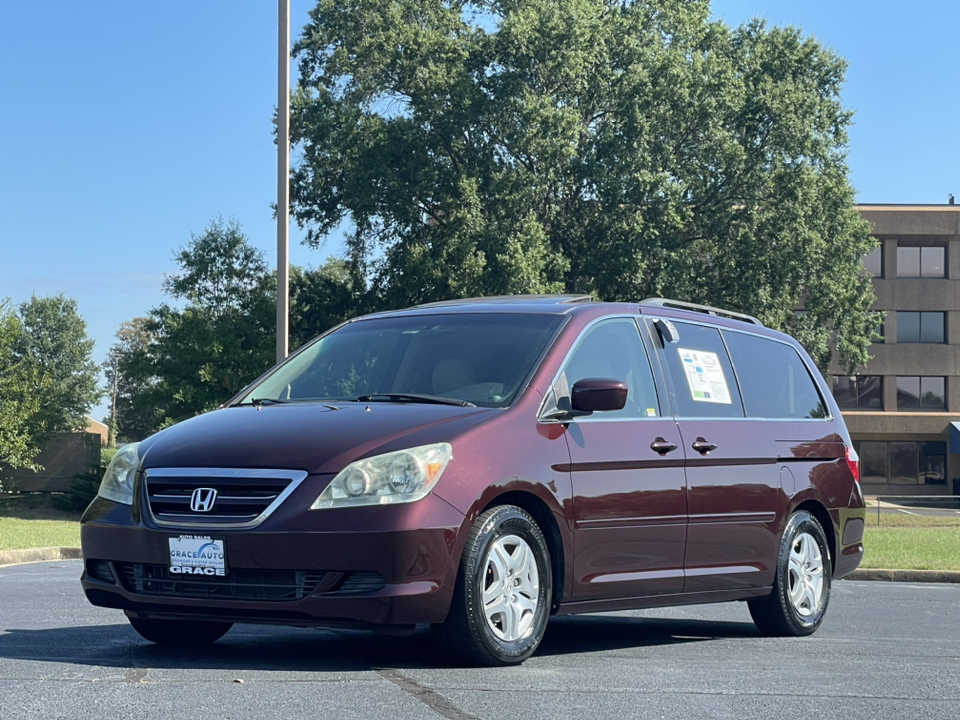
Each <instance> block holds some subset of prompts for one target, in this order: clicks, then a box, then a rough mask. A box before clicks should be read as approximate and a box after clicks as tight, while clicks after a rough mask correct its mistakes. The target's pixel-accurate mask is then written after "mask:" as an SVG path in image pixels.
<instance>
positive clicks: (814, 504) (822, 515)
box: [793, 500, 837, 575]
mask: <svg viewBox="0 0 960 720" xmlns="http://www.w3.org/2000/svg"><path fill="white" fill-rule="evenodd" d="M800 510H806V511H807V512H808V513H810V514H811V515H813V516H814V517H815V518H816V519H817V522H818V523H820V527H821V528H823V534H824V535H826V537H827V548H828V549H829V550H830V574H831V575H833V572H834V570H836V567H837V532H836V528H835V527H834V524H833V520H832V519H831V517H830V513H829V512H828V511H827V508H826V507H824V505H823V504H822V503H820V502H818V501H816V500H804V501H803V502H802V503H800V504H799V505H797V507H795V508H794V509H793V512H799V511H800Z"/></svg>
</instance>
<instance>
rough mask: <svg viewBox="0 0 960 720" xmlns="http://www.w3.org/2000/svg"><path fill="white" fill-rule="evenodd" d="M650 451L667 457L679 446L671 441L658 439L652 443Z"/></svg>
mask: <svg viewBox="0 0 960 720" xmlns="http://www.w3.org/2000/svg"><path fill="white" fill-rule="evenodd" d="M650 449H651V450H653V451H654V452H658V453H660V454H661V455H666V454H667V453H671V452H673V451H674V450H676V449H677V444H676V443H672V442H670V441H669V440H664V439H663V438H662V437H658V438H657V439H656V440H654V441H653V442H652V443H650Z"/></svg>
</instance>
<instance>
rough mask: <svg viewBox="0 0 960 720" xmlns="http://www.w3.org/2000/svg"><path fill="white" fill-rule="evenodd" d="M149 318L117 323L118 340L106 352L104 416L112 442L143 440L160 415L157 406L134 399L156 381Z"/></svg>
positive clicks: (158, 421)
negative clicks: (106, 405) (107, 404)
mask: <svg viewBox="0 0 960 720" xmlns="http://www.w3.org/2000/svg"><path fill="white" fill-rule="evenodd" d="M148 324H149V319H148V318H146V317H136V318H134V319H133V320H128V321H127V322H124V323H122V324H121V325H120V329H119V330H117V334H116V339H117V341H116V342H115V343H114V344H113V345H111V346H110V350H109V351H108V352H107V361H106V362H105V363H104V364H103V373H104V376H105V378H106V381H107V393H108V395H109V398H110V416H109V417H108V418H107V420H108V423H107V424H108V425H109V426H110V432H111V435H112V439H113V441H114V442H112V443H111V445H114V444H115V442H116V441H117V440H120V441H121V442H132V441H136V440H142V439H143V438H145V437H147V435H149V434H151V433H152V432H154V431H155V430H156V429H157V427H158V425H159V423H160V417H159V415H158V411H157V408H156V407H154V406H153V405H147V404H144V403H140V402H138V401H137V398H138V397H139V396H140V395H144V394H146V393H148V392H149V391H150V390H151V388H152V387H153V386H154V385H155V384H156V381H157V379H156V377H155V376H154V375H153V374H152V369H151V366H150V355H149V352H150V343H151V342H152V340H153V335H152V334H151V333H150V331H149V330H148V329H147V326H148Z"/></svg>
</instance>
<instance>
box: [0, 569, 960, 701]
mask: <svg viewBox="0 0 960 720" xmlns="http://www.w3.org/2000/svg"><path fill="white" fill-rule="evenodd" d="M80 568H81V566H80V562H79V561H76V560H69V561H58V562H46V563H35V564H29V565H18V566H13V567H7V568H2V569H0V719H2V720H7V719H9V720H27V719H30V720H32V719H34V718H37V719H39V718H43V719H44V720H47V719H50V718H63V719H66V718H97V719H98V720H102V718H111V719H112V718H144V717H150V718H151V720H168V719H169V720H194V719H197V720H200V719H202V720H211V719H213V718H238V719H239V718H244V719H246V718H260V717H263V718H275V717H298V716H309V717H318V718H324V717H329V718H338V719H339V718H347V719H351V718H381V717H382V718H389V719H390V720H406V719H408V718H409V719H419V718H439V717H445V718H449V719H451V720H469V719H471V718H478V719H482V720H487V719H489V720H503V719H504V718H525V719H526V718H567V717H570V718H598V719H599V718H603V719H604V720H610V718H613V717H617V718H620V717H624V718H667V719H673V718H677V719H679V718H684V719H685V720H689V719H690V718H737V719H740V718H746V719H751V718H758V719H759V718H763V719H764V720H778V719H779V718H796V717H805V718H808V717H824V718H834V717H843V718H845V720H847V719H851V720H858V719H859V718H864V720H866V719H869V720H884V719H890V720H893V719H896V720H909V719H911V718H924V719H928V718H929V719H933V720H937V719H939V718H944V719H946V718H951V719H952V720H955V719H956V718H957V717H960V673H958V672H957V667H958V666H960V662H958V661H960V631H958V630H957V628H958V627H960V586H957V585H938V584H922V585H921V584H916V585H911V584H902V583H861V582H850V581H843V582H840V583H836V584H835V585H834V592H833V597H832V600H831V607H830V610H829V613H828V616H827V619H826V621H825V623H824V625H823V627H822V628H821V630H820V631H819V632H818V633H817V634H816V635H814V636H812V637H809V638H762V637H760V636H759V635H758V633H757V631H756V629H755V628H754V626H753V624H752V623H751V622H750V618H749V614H748V613H747V610H746V607H745V606H744V605H743V604H741V603H734V604H725V605H710V606H696V607H688V608H670V609H663V610H650V611H643V612H624V613H612V614H606V615H593V616H580V617H564V618H555V619H554V620H552V621H551V624H550V626H549V628H548V631H547V636H546V639H545V641H544V644H543V645H542V647H541V650H540V652H539V653H538V654H537V655H536V656H534V657H533V658H532V659H531V660H529V661H527V662H526V663H525V664H524V665H522V666H520V667H515V668H496V669H469V668H459V667H453V666H451V665H449V664H448V663H447V662H446V661H445V660H444V658H443V657H442V656H441V655H440V654H439V652H438V650H437V648H436V647H435V646H434V644H433V642H432V639H431V636H430V634H429V633H428V632H426V631H420V632H417V633H416V634H415V635H414V636H412V637H409V638H396V637H383V636H376V635H372V634H368V633H360V632H347V631H330V630H315V629H298V628H284V627H259V626H249V625H247V626H237V627H235V628H234V629H233V630H231V631H230V632H229V633H228V634H227V635H226V636H225V637H224V638H223V639H222V640H221V641H220V642H218V643H216V644H215V645H213V646H210V647H208V648H203V649H201V650H193V651H190V650H183V649H171V648H161V647H157V646H153V645H151V644H149V643H147V642H146V641H143V640H141V639H140V638H139V636H137V635H136V634H135V633H134V631H133V630H132V629H131V628H130V627H129V625H128V624H127V623H126V621H125V620H124V618H123V615H122V613H120V612H118V611H112V610H105V609H102V608H95V607H93V606H91V605H89V604H88V603H87V602H86V600H85V599H84V598H83V594H82V592H81V591H80V588H79V582H78V577H79V575H80Z"/></svg>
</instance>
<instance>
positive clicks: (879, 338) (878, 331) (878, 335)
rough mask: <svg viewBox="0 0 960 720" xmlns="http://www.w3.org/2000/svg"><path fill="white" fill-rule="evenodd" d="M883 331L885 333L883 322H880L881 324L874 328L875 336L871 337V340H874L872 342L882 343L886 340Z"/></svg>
mask: <svg viewBox="0 0 960 720" xmlns="http://www.w3.org/2000/svg"><path fill="white" fill-rule="evenodd" d="M883 333H884V329H883V323H880V324H879V325H877V326H876V327H875V328H874V329H873V337H872V338H870V342H872V343H882V342H884V334H883Z"/></svg>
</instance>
